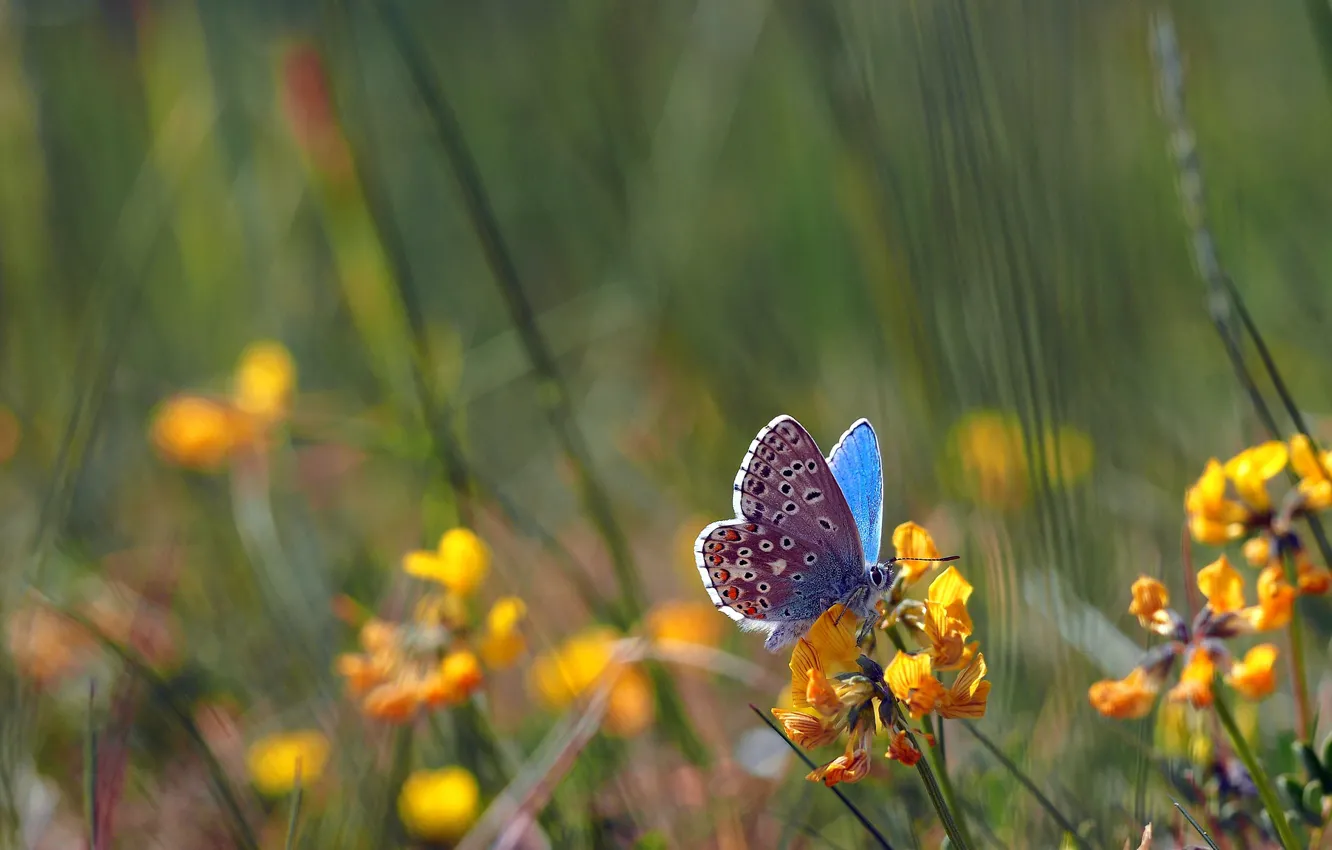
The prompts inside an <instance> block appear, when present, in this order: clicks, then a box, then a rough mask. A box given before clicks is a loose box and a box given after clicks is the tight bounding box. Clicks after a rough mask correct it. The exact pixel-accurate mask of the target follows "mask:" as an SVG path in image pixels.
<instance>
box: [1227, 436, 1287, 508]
mask: <svg viewBox="0 0 1332 850" xmlns="http://www.w3.org/2000/svg"><path fill="white" fill-rule="evenodd" d="M1289 459H1290V453H1289V451H1288V450H1287V449H1286V444H1285V443H1282V442H1280V441H1278V440H1272V441H1269V442H1266V443H1263V444H1262V445H1258V446H1254V447H1252V448H1248V449H1245V450H1244V451H1242V452H1240V453H1239V454H1237V455H1235V456H1234V457H1232V458H1231V459H1230V460H1228V461H1226V465H1225V469H1224V471H1225V474H1226V477H1227V478H1229V479H1230V481H1231V483H1233V484H1234V486H1235V490H1236V492H1238V493H1239V497H1240V499H1242V500H1243V501H1244V503H1245V505H1246V506H1247V507H1248V508H1249V510H1251V511H1270V510H1271V509H1272V497H1271V495H1270V494H1269V493H1268V492H1267V482H1268V481H1270V480H1272V479H1273V478H1275V477H1277V476H1278V475H1280V474H1281V471H1282V470H1283V469H1285V468H1286V461H1287V460H1289Z"/></svg>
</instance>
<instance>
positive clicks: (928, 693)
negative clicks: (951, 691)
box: [884, 652, 944, 720]
mask: <svg viewBox="0 0 1332 850" xmlns="http://www.w3.org/2000/svg"><path fill="white" fill-rule="evenodd" d="M884 681H886V682H887V683H888V688H889V690H891V691H892V692H893V696H895V697H897V698H898V699H899V700H900V701H901V702H902V703H903V704H904V705H905V706H906V709H907V713H909V714H910V715H911V717H912V718H913V719H917V720H919V719H920V718H922V717H924V716H925V715H927V714H929V713H930V712H931V711H933V710H934V704H935V703H936V702H938V701H939V698H940V697H942V696H943V695H944V686H943V685H942V684H940V683H939V680H938V679H936V678H934V676H933V675H932V674H931V673H930V656H929V655H928V654H926V653H923V652H921V653H917V654H915V655H912V654H910V653H907V652H899V653H897V655H896V656H894V657H893V661H892V663H891V664H889V665H888V669H887V670H886V671H885V672H884Z"/></svg>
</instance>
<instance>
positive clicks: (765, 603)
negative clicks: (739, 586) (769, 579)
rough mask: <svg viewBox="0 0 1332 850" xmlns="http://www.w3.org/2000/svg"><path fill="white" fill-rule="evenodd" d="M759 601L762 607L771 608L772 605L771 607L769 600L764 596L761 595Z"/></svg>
mask: <svg viewBox="0 0 1332 850" xmlns="http://www.w3.org/2000/svg"><path fill="white" fill-rule="evenodd" d="M758 603H759V607H760V608H770V607H771V606H770V605H768V600H766V599H764V598H763V597H759V601H758Z"/></svg>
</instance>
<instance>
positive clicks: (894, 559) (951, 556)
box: [888, 555, 962, 564]
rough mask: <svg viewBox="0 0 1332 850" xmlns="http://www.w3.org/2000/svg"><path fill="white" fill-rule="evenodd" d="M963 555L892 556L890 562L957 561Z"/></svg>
mask: <svg viewBox="0 0 1332 850" xmlns="http://www.w3.org/2000/svg"><path fill="white" fill-rule="evenodd" d="M961 557H962V556H961V555H949V556H948V557H946V558H890V559H889V560H888V563H890V564H895V563H897V562H898V561H956V560H957V559H958V558H961Z"/></svg>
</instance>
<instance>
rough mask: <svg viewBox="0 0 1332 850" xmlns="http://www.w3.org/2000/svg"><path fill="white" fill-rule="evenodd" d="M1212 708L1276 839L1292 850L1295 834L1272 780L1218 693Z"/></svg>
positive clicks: (1294, 843) (1296, 844)
mask: <svg viewBox="0 0 1332 850" xmlns="http://www.w3.org/2000/svg"><path fill="white" fill-rule="evenodd" d="M1212 705H1213V707H1214V708H1215V709H1216V716H1217V719H1218V720H1220V721H1221V725H1222V726H1223V727H1224V728H1225V730H1226V736H1227V737H1229V738H1230V744H1231V746H1232V747H1234V748H1235V755H1237V756H1239V759H1240V761H1242V762H1244V767H1245V769H1247V770H1248V771H1249V776H1251V777H1253V784H1254V785H1256V786H1257V787H1258V797H1259V798H1260V799H1261V800H1262V801H1263V808H1264V809H1266V810H1267V816H1268V817H1269V818H1271V819H1272V828H1273V829H1275V830H1276V834H1277V840H1278V841H1280V842H1281V846H1282V847H1284V848H1286V850H1296V848H1298V847H1299V846H1300V845H1299V842H1298V841H1296V840H1295V835H1294V833H1293V832H1292V831H1291V828H1290V821H1288V820H1287V819H1286V812H1285V809H1284V808H1282V806H1281V801H1280V800H1279V799H1278V798H1277V795H1276V792H1275V791H1274V790H1273V788H1272V781H1271V780H1270V779H1269V778H1268V777H1267V772H1266V771H1264V770H1263V766H1262V764H1261V763H1260V762H1259V761H1258V759H1257V758H1256V757H1255V756H1254V754H1253V750H1252V749H1250V748H1249V742H1248V741H1246V740H1244V735H1243V734H1242V733H1241V732H1240V729H1239V726H1238V725H1237V724H1236V723H1235V717H1234V715H1232V714H1231V713H1230V706H1228V705H1227V704H1226V700H1225V698H1224V697H1223V696H1221V694H1220V693H1217V694H1216V696H1215V699H1214V700H1213V702H1212Z"/></svg>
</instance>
